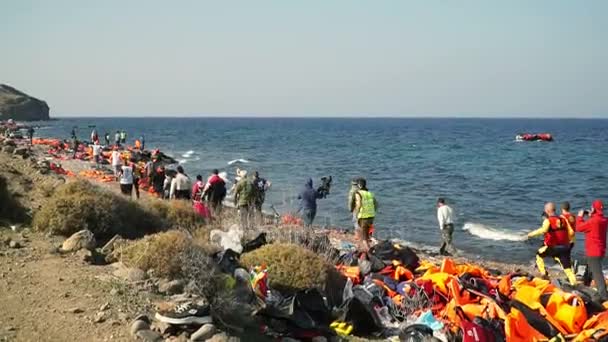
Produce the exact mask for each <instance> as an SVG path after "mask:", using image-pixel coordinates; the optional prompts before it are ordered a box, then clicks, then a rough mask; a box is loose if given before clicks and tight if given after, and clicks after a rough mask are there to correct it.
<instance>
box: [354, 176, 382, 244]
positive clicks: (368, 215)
mask: <svg viewBox="0 0 608 342" xmlns="http://www.w3.org/2000/svg"><path fill="white" fill-rule="evenodd" d="M357 188H358V190H357V192H355V210H354V212H355V213H357V226H358V229H357V230H356V232H357V236H358V239H359V243H360V244H361V246H360V250H361V251H362V252H367V251H368V250H369V248H370V230H371V229H372V228H373V225H374V218H375V217H376V211H377V210H378V202H377V201H376V197H375V196H374V194H373V193H371V192H370V191H369V190H367V181H366V180H365V179H363V178H360V179H357Z"/></svg>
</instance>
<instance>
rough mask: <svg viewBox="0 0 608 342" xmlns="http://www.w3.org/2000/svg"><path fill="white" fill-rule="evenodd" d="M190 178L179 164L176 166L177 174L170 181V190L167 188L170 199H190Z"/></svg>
mask: <svg viewBox="0 0 608 342" xmlns="http://www.w3.org/2000/svg"><path fill="white" fill-rule="evenodd" d="M190 190H191V186H190V178H189V177H188V176H186V174H185V173H184V168H183V167H182V166H181V165H180V166H178V167H177V175H175V178H173V180H172V181H171V190H169V198H170V199H186V200H189V199H190Z"/></svg>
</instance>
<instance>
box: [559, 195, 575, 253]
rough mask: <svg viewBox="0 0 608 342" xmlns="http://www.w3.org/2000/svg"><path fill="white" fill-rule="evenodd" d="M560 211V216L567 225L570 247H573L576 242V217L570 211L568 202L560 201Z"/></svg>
mask: <svg viewBox="0 0 608 342" xmlns="http://www.w3.org/2000/svg"><path fill="white" fill-rule="evenodd" d="M560 207H561V209H562V212H561V215H560V217H561V218H563V219H564V220H565V221H566V223H567V224H568V225H569V227H568V232H569V233H570V249H572V248H574V243H575V242H576V233H575V232H576V217H574V215H572V214H571V213H570V202H562V204H561V205H560Z"/></svg>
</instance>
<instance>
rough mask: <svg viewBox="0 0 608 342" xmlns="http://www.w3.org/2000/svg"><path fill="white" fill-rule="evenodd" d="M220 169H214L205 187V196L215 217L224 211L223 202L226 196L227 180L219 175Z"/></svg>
mask: <svg viewBox="0 0 608 342" xmlns="http://www.w3.org/2000/svg"><path fill="white" fill-rule="evenodd" d="M219 173H220V172H219V170H217V169H215V170H213V172H212V174H211V176H210V177H209V179H208V180H207V184H205V188H204V189H203V195H202V197H203V198H206V199H207V201H208V202H209V206H210V207H211V211H212V214H213V216H214V217H218V216H219V213H220V212H221V211H222V202H223V201H224V198H226V182H225V181H224V180H223V179H222V177H220V176H219Z"/></svg>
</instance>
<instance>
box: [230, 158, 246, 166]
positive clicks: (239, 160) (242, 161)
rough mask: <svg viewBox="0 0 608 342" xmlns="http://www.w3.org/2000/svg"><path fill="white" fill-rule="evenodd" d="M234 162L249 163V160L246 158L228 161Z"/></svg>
mask: <svg viewBox="0 0 608 342" xmlns="http://www.w3.org/2000/svg"><path fill="white" fill-rule="evenodd" d="M236 163H243V164H247V163H249V160H247V159H235V160H231V161H229V162H228V165H234V164H236Z"/></svg>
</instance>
